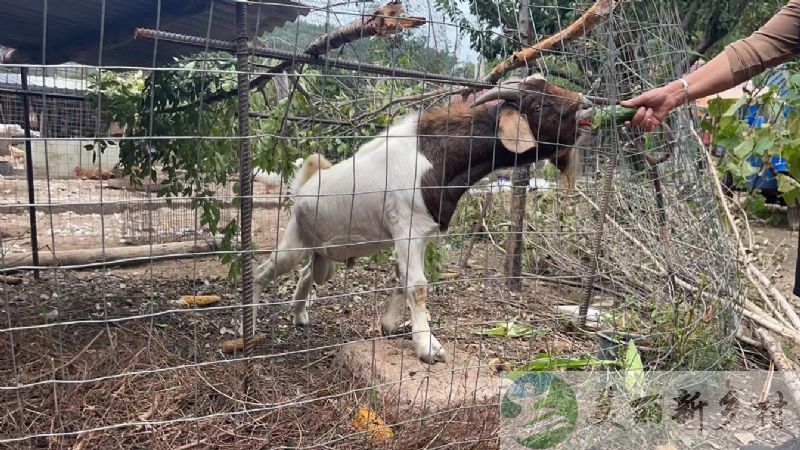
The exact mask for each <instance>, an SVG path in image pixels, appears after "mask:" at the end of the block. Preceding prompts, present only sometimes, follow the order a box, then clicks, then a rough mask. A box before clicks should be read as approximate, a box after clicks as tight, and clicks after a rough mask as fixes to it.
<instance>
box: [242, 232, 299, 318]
mask: <svg viewBox="0 0 800 450" xmlns="http://www.w3.org/2000/svg"><path fill="white" fill-rule="evenodd" d="M303 247H304V245H303V242H302V241H301V240H300V238H299V236H298V235H297V225H295V223H294V221H291V222H289V225H288V226H287V227H286V232H285V233H284V235H283V238H282V239H281V241H280V243H279V244H278V248H276V249H275V251H274V252H272V254H271V255H270V257H269V259H267V261H266V262H264V263H263V264H261V265H260V266H258V268H257V269H256V276H255V281H254V283H253V332H254V333H255V329H256V327H255V325H256V318H257V316H258V303H259V301H258V299H259V297H260V296H261V292H262V291H263V290H264V287H265V286H266V284H267V283H270V282H272V281H274V280H275V279H276V278H278V277H279V276H281V275H283V274H285V273H286V272H289V271H290V270H292V269H293V268H294V267H295V266H297V265H298V264H299V263H300V261H301V260H302V259H303V256H305V254H306V253H307V252H308V250H306V249H304V248H303Z"/></svg>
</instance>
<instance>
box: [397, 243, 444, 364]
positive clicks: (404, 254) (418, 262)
mask: <svg viewBox="0 0 800 450" xmlns="http://www.w3.org/2000/svg"><path fill="white" fill-rule="evenodd" d="M406 239H407V238H406ZM425 244H426V241H425V239H419V238H417V239H414V238H412V239H411V240H403V241H402V242H400V243H397V244H396V246H397V266H398V268H399V269H400V283H402V284H403V286H404V287H405V298H406V304H408V308H409V309H410V310H411V339H412V340H413V341H414V348H415V350H416V353H417V356H418V357H419V358H420V359H421V360H423V361H425V362H427V363H429V364H433V363H434V362H436V361H445V351H444V348H442V344H440V343H439V340H438V339H436V337H435V336H434V335H433V334H432V333H431V327H430V325H429V324H428V318H427V317H426V314H425V313H426V312H427V308H426V306H425V303H426V302H427V300H428V280H427V279H426V278H425V261H424V258H425Z"/></svg>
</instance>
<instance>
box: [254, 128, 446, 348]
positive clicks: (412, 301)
mask: <svg viewBox="0 0 800 450" xmlns="http://www.w3.org/2000/svg"><path fill="white" fill-rule="evenodd" d="M418 120H419V114H418V113H414V114H410V115H408V116H406V117H405V118H403V119H401V120H400V121H398V122H397V123H396V124H395V125H393V126H390V127H389V128H387V130H386V131H384V132H383V133H381V134H380V135H378V136H377V137H376V138H373V139H372V140H370V141H369V142H367V143H366V144H364V145H362V146H361V148H360V149H359V150H358V151H357V152H356V154H355V155H354V156H353V157H352V158H349V159H346V160H344V161H342V162H340V163H338V164H336V165H334V166H333V167H331V168H329V169H325V170H320V171H318V172H316V173H314V174H313V176H311V177H310V178H308V181H306V182H305V183H304V184H302V186H300V187H299V188H298V189H297V192H295V193H294V194H295V195H296V197H295V204H294V207H293V209H292V216H291V218H290V220H289V223H288V224H287V226H286V231H285V232H284V235H283V237H282V238H281V241H280V243H279V244H278V248H277V250H276V251H275V252H273V253H272V255H271V256H270V259H269V260H268V261H267V262H266V263H264V264H262V265H261V266H260V267H259V268H258V269H257V271H256V285H255V290H254V294H255V299H256V300H257V299H258V295H259V294H260V293H261V291H262V290H263V288H264V284H265V283H266V282H267V281H272V280H274V279H275V278H277V277H278V276H280V275H281V274H283V273H286V272H288V271H289V270H291V269H292V268H293V267H294V266H296V265H297V264H298V263H299V262H300V261H301V260H302V258H303V256H304V255H306V254H309V253H311V254H312V255H313V257H312V258H311V262H310V263H309V264H308V266H306V267H305V268H303V270H302V273H301V275H300V281H299V282H298V284H297V287H296V288H295V292H294V299H295V308H294V321H295V324H297V325H306V324H307V323H308V311H307V310H306V300H307V299H308V296H309V294H310V290H311V286H312V283H313V282H316V283H322V282H324V281H325V280H326V279H327V278H329V277H330V275H331V270H330V269H331V267H332V266H331V263H330V261H332V260H333V261H345V260H347V259H349V258H353V257H360V256H369V255H372V254H374V253H376V252H378V251H380V250H381V249H384V248H387V247H391V246H394V249H395V258H396V262H397V268H398V274H399V276H400V284H401V286H400V287H399V288H398V289H396V290H395V292H394V293H393V295H392V299H391V301H390V302H389V306H388V308H387V311H386V313H385V314H384V315H383V317H382V318H381V324H382V327H383V330H384V333H386V334H391V333H393V332H394V330H395V329H396V328H397V326H398V325H399V324H400V323H401V322H402V317H403V307H404V304H405V305H408V307H409V309H410V310H411V329H412V339H413V341H414V345H415V347H416V353H417V355H418V356H419V357H420V358H421V359H423V360H425V361H428V362H434V361H437V360H438V361H442V360H444V359H445V352H444V349H443V348H442V345H441V344H440V343H439V341H438V340H437V339H436V337H434V336H433V335H432V334H431V332H430V325H429V324H428V321H427V318H426V312H427V309H426V306H425V302H426V299H427V280H426V279H425V271H424V256H425V247H426V245H427V243H428V240H429V239H430V238H431V237H432V236H433V235H435V234H436V233H437V232H438V229H439V228H438V225H437V223H436V222H435V221H434V220H433V218H432V217H431V215H430V214H429V213H428V210H427V208H426V206H425V202H424V201H423V199H422V192H421V190H420V186H421V178H422V175H423V174H424V173H425V172H426V171H427V170H430V169H431V167H432V165H431V163H430V161H429V160H428V159H427V158H425V157H424V156H423V155H422V154H421V153H420V152H419V151H418V149H417V142H418V141H417V124H418ZM254 309H255V306H254ZM256 312H257V309H256V310H255V311H254V312H253V317H254V320H255V317H256ZM254 329H255V326H254Z"/></svg>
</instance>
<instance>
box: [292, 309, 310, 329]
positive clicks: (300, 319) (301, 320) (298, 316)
mask: <svg viewBox="0 0 800 450" xmlns="http://www.w3.org/2000/svg"><path fill="white" fill-rule="evenodd" d="M308 323H309V319H308V311H305V310H303V311H302V312H296V313H294V324H295V325H296V326H298V327H305V326H308Z"/></svg>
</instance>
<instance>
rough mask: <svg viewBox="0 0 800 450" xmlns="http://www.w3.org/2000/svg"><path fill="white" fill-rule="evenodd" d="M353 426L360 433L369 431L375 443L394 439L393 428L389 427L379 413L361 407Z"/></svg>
mask: <svg viewBox="0 0 800 450" xmlns="http://www.w3.org/2000/svg"><path fill="white" fill-rule="evenodd" d="M353 426H354V427H355V428H356V429H357V430H359V431H368V432H369V435H370V437H371V438H372V441H373V442H381V441H385V440H387V439H391V438H392V437H394V432H393V431H392V428H391V427H389V426H387V425H386V424H385V423H384V422H383V419H382V418H381V416H379V415H378V413H377V412H375V411H373V410H371V409H369V408H366V407H363V406H362V407H359V408H358V414H357V415H356V418H355V419H353Z"/></svg>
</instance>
